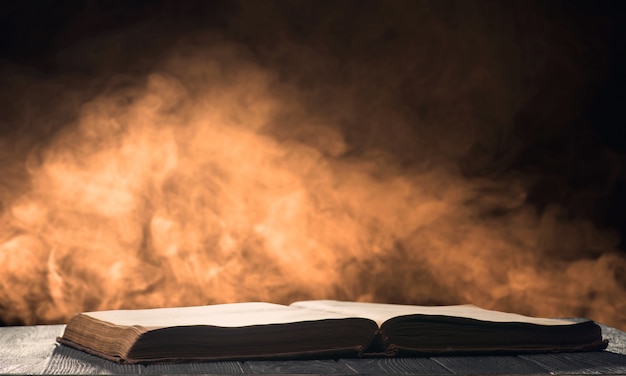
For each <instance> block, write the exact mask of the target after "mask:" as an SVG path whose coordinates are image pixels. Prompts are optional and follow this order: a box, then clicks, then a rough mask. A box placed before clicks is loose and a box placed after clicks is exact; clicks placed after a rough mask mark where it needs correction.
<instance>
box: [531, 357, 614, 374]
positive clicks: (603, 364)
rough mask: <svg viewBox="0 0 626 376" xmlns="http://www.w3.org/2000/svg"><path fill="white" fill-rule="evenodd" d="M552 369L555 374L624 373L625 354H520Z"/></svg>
mask: <svg viewBox="0 0 626 376" xmlns="http://www.w3.org/2000/svg"><path fill="white" fill-rule="evenodd" d="M520 357H521V358H525V359H527V360H530V361H532V362H535V363H537V364H539V365H541V366H542V367H544V368H547V369H549V370H552V372H553V374H556V375H568V374H576V375H597V374H601V375H603V374H608V375H622V374H626V356H624V355H622V354H615V353H612V352H608V351H602V352H593V353H572V354H534V355H524V356H520Z"/></svg>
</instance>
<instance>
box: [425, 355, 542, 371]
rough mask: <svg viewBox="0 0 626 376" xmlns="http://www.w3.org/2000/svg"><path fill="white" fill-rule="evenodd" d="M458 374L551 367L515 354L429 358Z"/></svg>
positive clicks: (534, 369) (533, 369) (538, 369)
mask: <svg viewBox="0 0 626 376" xmlns="http://www.w3.org/2000/svg"><path fill="white" fill-rule="evenodd" d="M431 359H432V360H434V361H435V362H437V363H439V364H441V365H442V366H443V367H445V368H446V369H448V370H450V371H451V372H452V373H454V374H458V375H533V374H550V372H551V371H553V370H551V369H549V368H546V367H543V366H541V365H539V364H537V363H536V362H532V361H530V360H528V359H524V358H520V357H517V356H507V355H502V356H445V357H443V356H442V357H433V358H431Z"/></svg>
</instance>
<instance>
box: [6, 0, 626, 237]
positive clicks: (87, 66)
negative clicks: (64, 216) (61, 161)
mask: <svg viewBox="0 0 626 376" xmlns="http://www.w3.org/2000/svg"><path fill="white" fill-rule="evenodd" d="M434 3H437V7H438V8H439V9H440V11H441V12H444V13H445V12H446V11H449V12H458V11H459V10H458V9H456V8H458V7H457V5H458V4H459V3H458V2H453V1H452V2H450V1H441V2H440V1H437V2H434ZM389 4H394V3H393V2H391V3H389ZM472 4H473V5H472V6H473V7H474V8H484V9H486V10H484V11H485V12H491V13H492V17H494V18H497V17H499V15H500V14H501V13H507V14H508V13H511V12H512V13H515V15H516V16H515V17H516V18H517V20H518V21H519V25H521V26H519V28H518V32H519V35H518V37H519V40H521V41H523V40H524V39H525V38H527V37H528V38H534V39H535V40H537V39H539V40H540V39H541V38H542V33H543V32H544V30H542V28H541V24H535V23H534V20H536V19H539V20H543V21H546V20H547V21H546V22H547V23H554V24H558V25H559V27H560V29H559V30H560V32H561V33H569V34H570V35H568V36H567V37H568V38H571V39H572V40H577V41H580V42H581V45H580V46H577V47H576V48H578V49H579V50H580V51H578V52H577V53H579V56H581V59H582V60H585V59H587V60H586V61H583V62H582V63H580V62H577V63H580V65H579V66H581V67H583V68H584V69H585V71H583V72H582V73H583V74H582V78H581V79H580V81H578V82H576V83H574V84H572V85H569V86H570V87H568V83H567V81H568V77H567V76H564V75H563V74H562V71H561V69H563V70H566V69H567V67H566V66H565V67H564V66H561V65H560V62H558V61H557V62H556V63H554V64H552V65H549V66H548V67H547V68H546V69H545V70H544V71H542V72H541V73H540V75H539V76H538V77H539V78H537V77H535V78H534V79H535V80H536V81H535V84H536V85H538V87H540V88H541V90H539V91H538V94H537V97H536V99H535V100H531V101H529V103H528V104H527V105H526V106H525V107H524V108H523V109H522V110H521V111H520V112H519V113H518V114H516V122H517V123H518V124H517V125H514V127H513V128H512V129H513V132H514V133H515V134H516V135H517V136H518V137H517V140H522V144H521V145H517V146H515V148H514V149H515V150H514V152H512V153H511V152H507V149H508V150H510V149H511V148H512V147H511V145H507V144H506V143H505V144H503V145H501V146H499V147H498V148H499V149H500V151H499V153H500V154H501V155H498V152H496V153H494V154H492V155H491V156H490V157H489V158H487V160H486V161H481V162H479V163H474V162H469V163H465V165H464V164H463V163H464V162H463V161H460V162H459V163H460V165H461V167H462V168H463V170H464V172H465V173H466V174H468V175H469V176H477V175H481V174H493V173H499V172H502V171H511V170H515V171H523V172H526V173H530V174H532V175H533V176H535V177H536V179H535V181H534V183H533V186H532V189H531V191H530V192H529V196H528V198H527V200H528V202H530V203H532V204H534V205H536V206H537V208H539V209H540V210H541V209H542V208H543V207H544V206H545V205H547V204H548V203H558V204H559V205H562V206H563V207H566V208H568V215H570V216H573V217H582V218H587V219H590V220H592V221H593V222H594V223H595V224H596V225H597V226H599V227H600V228H613V229H617V230H618V231H619V232H620V234H621V238H622V241H621V243H620V248H621V249H624V244H626V243H625V242H624V239H625V238H626V236H625V235H626V214H625V213H626V199H625V196H626V180H625V176H626V174H625V172H624V155H625V152H626V141H625V140H626V137H624V135H623V128H624V124H626V118H625V115H624V113H625V112H624V108H626V106H625V105H626V97H625V94H624V87H625V84H626V69H625V68H624V67H625V66H626V53H625V50H626V48H625V44H626V30H625V27H626V18H625V15H626V10H625V9H626V6H625V4H624V2H622V1H619V0H613V1H610V0H609V1H583V0H578V1H537V2H530V1H513V2H498V1H477V2H475V3H472ZM412 5H415V7H414V8H416V11H415V12H416V14H417V13H419V12H418V8H419V7H418V6H417V5H419V4H418V2H415V3H414V4H411V3H408V6H407V5H406V4H404V6H406V7H407V8H408V9H409V10H410V9H412V8H413V6H412ZM385 6H386V5H385V2H373V1H364V2H362V1H341V2H337V3H335V2H332V3H318V2H307V1H284V2H263V3H262V5H261V4H256V5H255V4H250V3H246V2H231V1H206V2H205V1H163V0H161V1H158V0H157V1H149V0H134V1H97V0H92V1H44V0H41V1H6V0H4V1H1V2H0V28H1V29H0V64H2V67H3V69H2V71H1V74H2V79H3V82H5V84H6V82H8V80H10V76H11V75H12V74H14V72H15V69H19V70H20V71H21V72H24V71H26V72H28V74H29V75H31V76H33V77H41V78H44V79H45V78H49V77H55V76H60V75H64V74H67V73H71V74H74V75H76V76H78V77H82V78H84V80H85V82H90V80H91V79H92V77H95V76H99V77H102V76H107V75H112V74H113V73H115V72H124V71H142V70H147V69H149V68H150V60H151V58H152V57H157V56H158V55H159V53H160V51H162V49H163V48H166V47H167V46H169V45H171V44H173V43H175V42H176V40H177V38H179V37H180V36H182V35H185V34H187V33H193V32H195V31H197V30H215V31H218V32H220V33H223V34H225V35H226V36H227V37H228V38H230V39H233V40H236V41H238V42H241V43H244V44H246V45H249V46H250V47H251V49H252V50H256V51H261V50H263V49H264V48H271V47H272V46H273V45H275V44H280V43H281V42H282V41H284V40H291V41H296V42H297V43H299V44H304V45H310V46H312V47H313V48H323V49H324V51H325V53H330V54H334V55H335V56H336V57H337V59H339V61H341V60H342V59H345V60H350V59H355V58H356V59H358V58H360V56H362V55H363V56H364V55H368V54H370V55H371V54H373V55H377V54H378V55H384V54H388V53H390V52H389V51H391V53H397V51H398V49H395V50H393V49H392V50H386V49H385V45H386V41H385V38H387V39H388V40H389V44H393V43H396V42H394V41H395V40H397V39H398V38H400V39H401V38H402V36H401V35H400V36H399V35H398V34H399V33H401V32H402V31H401V30H400V31H398V30H393V28H390V29H389V30H386V31H384V32H383V33H382V35H380V38H382V39H381V40H378V41H377V42H376V43H372V41H371V40H369V39H367V38H364V37H362V35H364V34H367V33H368V31H369V30H371V29H372V26H373V25H372V23H375V22H376V20H377V17H378V18H379V19H380V20H381V22H382V23H387V24H393V20H389V19H385V17H386V16H385V14H384V13H383V12H381V11H380V9H383V8H385ZM461 17H463V16H461ZM390 21H391V22H390ZM416 22H419V20H418V18H417V17H416ZM320 23H322V24H328V25H329V26H328V29H329V30H331V31H333V33H330V32H329V33H325V34H324V33H320V32H316V30H318V31H319V29H320V28H319V27H318V26H317V25H318V24H320ZM134 25H142V28H141V30H142V31H141V32H140V33H139V32H137V31H136V30H134V29H133V30H134V31H132V32H130V33H129V34H130V35H129V39H130V40H132V39H133V38H134V39H135V40H137V43H138V44H139V46H138V47H137V48H136V49H135V50H127V51H126V52H125V53H126V55H125V56H120V57H118V58H116V59H115V58H114V59H110V61H109V62H108V63H107V64H105V65H102V64H93V61H91V60H90V59H89V56H78V57H76V56H73V57H72V58H71V59H67V58H65V59H59V58H58V55H59V53H60V52H62V51H65V50H68V49H69V50H71V49H72V48H73V46H75V45H77V44H81V43H83V44H84V43H85V42H87V44H88V43H89V41H90V40H91V39H94V38H95V39H98V38H100V37H102V36H103V35H104V36H106V35H108V34H112V33H117V32H120V31H121V32H122V33H123V32H124V30H129V29H131V28H132V27H133V26H134ZM564 30H565V31H564ZM139 34H141V37H139V36H138V35H139ZM549 34H550V33H548V32H546V36H545V37H546V43H551V42H550V40H549V38H551V35H549ZM406 42H410V41H403V43H406ZM549 48H550V47H548V49H547V51H549ZM585 49H586V50H585ZM542 53H543V54H544V55H545V52H542ZM141 56H143V57H145V58H144V59H140V58H139V57H141ZM576 56H577V55H576V53H574V54H571V55H570V56H568V57H567V58H568V59H571V58H574V59H576ZM544 57H545V56H544ZM532 58H533V57H532V56H531V57H530V59H532ZM7 67H11V68H10V69H9V68H7ZM16 67H18V68H16ZM579 73H581V72H575V74H577V75H578V74H579ZM581 83H582V85H581ZM13 85H17V84H13ZM9 86H10V85H9ZM5 88H6V86H5ZM92 90H93V92H94V93H95V92H97V90H98V88H92ZM7 91H8V93H7ZM560 91H570V92H571V91H574V92H576V99H575V100H572V96H568V95H567V94H565V95H563V93H561V92H560ZM3 93H4V94H3V101H4V106H3V107H4V110H3V112H4V113H3V114H2V117H3V120H4V121H2V123H1V125H0V126H1V128H0V132H1V134H0V135H1V136H2V137H3V138H8V139H20V138H24V139H32V138H33V137H35V138H38V139H41V138H45V137H49V136H50V135H52V134H54V133H55V132H56V131H57V130H58V129H59V128H60V127H61V126H60V125H56V126H55V125H48V126H47V127H45V128H44V127H37V126H36V125H32V124H31V125H28V124H24V122H19V121H17V122H16V121H15V117H16V116H18V117H19V115H16V113H17V112H18V111H20V110H19V109H17V108H18V107H17V106H12V100H14V98H13V95H14V94H12V93H11V91H9V90H4V91H3ZM555 113H560V114H561V115H560V116H556V115H555ZM564 113H570V115H568V116H564V115H563V114H564ZM16 124H19V125H16ZM16 128H19V129H16ZM27 144H28V143H27ZM24 147H25V148H26V147H28V146H24ZM507 153H508V154H507ZM18 154H19V153H18ZM470 160H471V159H470ZM503 161H505V162H503Z"/></svg>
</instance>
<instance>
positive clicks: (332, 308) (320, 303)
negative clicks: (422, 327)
mask: <svg viewBox="0 0 626 376" xmlns="http://www.w3.org/2000/svg"><path fill="white" fill-rule="evenodd" d="M291 306H292V307H299V308H307V309H314V310H320V311H326V312H336V313H342V314H346V315H351V316H353V317H365V318H369V319H372V320H374V321H376V323H378V326H381V325H382V324H383V323H384V322H385V321H387V320H389V319H391V318H393V317H397V316H404V315H415V314H418V315H440V316H450V317H464V318H470V319H476V320H482V321H492V322H523V323H531V324H539V325H572V324H574V322H572V321H569V320H559V319H547V318H536V317H528V316H523V315H519V314H515V313H507V312H500V311H493V310H488V309H483V308H479V307H476V306H474V305H471V304H463V305H450V306H416V305H400V304H384V303H364V302H342V301H336V300H309V301H301V302H295V303H292V304H291Z"/></svg>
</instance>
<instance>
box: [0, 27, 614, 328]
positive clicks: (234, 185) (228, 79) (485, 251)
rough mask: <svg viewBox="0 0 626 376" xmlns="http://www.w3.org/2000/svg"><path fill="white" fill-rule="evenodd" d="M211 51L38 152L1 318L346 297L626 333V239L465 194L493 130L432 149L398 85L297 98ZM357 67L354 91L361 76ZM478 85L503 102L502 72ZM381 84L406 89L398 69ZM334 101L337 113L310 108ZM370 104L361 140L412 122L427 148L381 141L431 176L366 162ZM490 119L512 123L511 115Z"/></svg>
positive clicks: (117, 93)
mask: <svg viewBox="0 0 626 376" xmlns="http://www.w3.org/2000/svg"><path fill="white" fill-rule="evenodd" d="M208 40H209V42H211V43H213V42H215V40H214V39H210V38H209V39H208ZM211 43H208V44H211ZM213 45H214V47H213V48H207V49H206V50H203V52H194V53H190V52H189V51H190V50H188V49H185V48H180V49H177V50H175V51H174V52H173V53H170V55H169V57H168V58H166V59H165V60H164V61H159V62H157V63H155V64H156V67H155V68H154V69H153V70H152V72H151V73H150V74H147V75H146V76H145V77H141V78H140V79H138V80H137V82H135V83H134V84H133V85H126V86H124V87H120V88H113V89H110V90H106V91H104V93H101V94H99V95H98V96H96V97H94V98H92V99H91V100H88V101H86V103H84V104H82V105H81V106H80V110H79V111H78V114H75V116H74V117H73V118H74V120H72V121H71V122H70V123H69V124H67V125H66V126H64V127H63V128H62V130H61V131H59V132H58V133H56V134H55V135H54V137H53V138H52V140H50V141H48V142H47V143H45V144H42V145H41V146H40V147H39V148H38V149H36V150H34V151H32V152H31V154H30V156H29V158H27V163H26V166H27V167H26V171H27V176H26V177H25V178H23V179H22V180H23V182H18V183H15V186H16V187H18V188H15V189H10V190H9V191H8V192H3V194H2V204H3V207H2V212H1V217H0V226H1V229H2V230H1V232H0V302H1V304H0V317H1V318H2V320H3V321H4V322H6V323H25V324H34V323H52V322H64V321H66V320H67V319H68V318H69V317H70V316H72V315H73V314H74V313H76V312H79V311H85V310H100V309H117V308H145V307H166V306H182V305H199V304H208V303H222V302H235V301H258V300H262V301H272V302H282V303H289V302H291V301H294V300H297V299H317V298H319V299H321V298H331V299H332V298H334V299H348V300H369V301H387V302H398V303H415V304H431V303H435V304H452V303H463V302H471V303H474V304H477V305H480V306H483V307H486V308H494V309H501V310H511V311H517V312H520V313H524V314H530V315H540V316H575V317H580V316H585V317H590V318H593V319H596V320H598V321H600V322H603V323H607V324H611V325H615V326H621V327H625V326H626V315H625V314H624V312H626V307H625V306H624V304H625V303H624V302H623V299H621V298H622V297H623V296H624V293H625V291H624V290H625V286H624V283H623V281H622V280H621V279H620V278H621V277H620V275H621V273H622V272H623V271H624V270H625V268H626V261H625V260H624V257H622V256H621V255H620V254H619V253H618V251H617V249H616V248H615V247H616V244H617V243H618V240H619V239H617V237H616V236H615V235H613V234H612V233H610V232H604V231H601V230H598V229H596V228H595V227H594V226H593V225H592V224H591V223H590V222H588V221H585V220H582V219H571V218H566V217H565V216H563V215H561V212H560V209H559V207H558V206H557V205H554V206H551V207H549V208H548V209H546V210H544V211H542V212H538V211H537V209H535V207H533V206H531V205H529V204H528V203H527V201H526V198H527V197H526V196H527V192H528V184H529V183H528V181H527V180H526V179H525V178H524V177H523V176H521V175H519V176H516V175H514V174H510V175H505V176H500V177H498V178H497V179H496V178H493V179H489V178H481V179H479V178H470V179H468V178H466V177H464V175H463V174H462V173H461V171H460V170H459V168H458V167H457V165H456V164H455V163H452V160H453V159H454V158H452V157H455V158H456V157H457V156H460V155H464V153H466V152H467V151H468V150H469V149H470V147H471V146H472V145H473V141H474V140H475V139H477V138H478V139H480V138H483V137H484V138H488V137H492V136H493V135H489V134H482V133H481V132H480V131H479V130H477V129H474V128H473V127H472V126H473V125H472V124H471V123H470V121H469V120H468V125H467V127H466V126H465V124H460V125H458V124H457V125H454V126H452V125H450V127H448V128H445V127H444V128H445V129H442V130H440V131H437V132H436V133H434V136H433V134H420V133H419V132H413V133H411V132H412V131H410V130H409V129H410V127H409V126H408V125H407V123H409V121H407V119H406V117H407V116H408V115H406V114H405V113H403V112H402V111H404V110H399V109H398V107H397V105H395V104H392V103H393V102H394V100H395V99H396V98H395V97H393V96H387V95H386V94H385V93H384V90H385V87H383V88H382V89H381V92H380V93H376V94H371V96H369V97H368V95H370V94H368V93H365V94H364V93H363V92H359V90H358V87H357V88H343V87H330V88H322V89H319V88H317V87H316V86H315V82H312V83H308V84H307V83H299V84H298V85H296V84H295V80H293V79H292V78H287V79H285V78H284V77H279V76H278V74H277V73H276V72H275V71H273V70H271V69H268V68H267V66H266V65H265V64H263V63H261V62H258V61H255V59H253V58H252V57H251V54H250V53H249V51H247V50H246V49H245V48H243V47H242V46H239V45H236V44H234V43H226V42H224V41H220V42H219V43H213ZM289 48H297V47H293V46H290V47H289ZM300 52H301V54H300V56H301V57H302V60H307V56H309V55H308V54H311V52H310V51H307V50H306V49H302V50H301V51H300ZM329 59H330V58H329ZM259 60H262V59H259ZM311 60H315V62H311V64H330V63H333V61H332V59H330V60H331V61H330V62H328V61H322V60H323V57H316V59H311ZM320 61H321V62H320ZM376 64H378V62H376ZM359 66H360V65H359ZM351 67H352V66H351ZM352 68H354V69H352V70H350V72H352V73H351V74H352V75H354V77H355V80H357V81H358V80H360V79H361V78H362V77H364V76H365V73H362V72H360V71H359V68H358V66H356V65H355V66H353V67H352ZM405 68H406V69H405V71H404V72H403V73H406V74H408V75H409V76H411V77H413V75H415V74H416V73H415V69H414V68H412V67H408V68H407V67H405ZM363 72H369V71H367V70H365V69H364V70H363ZM475 74H476V75H478V76H480V79H481V80H486V81H487V84H486V85H487V87H490V82H491V81H489V80H490V78H489V77H490V76H489V74H492V72H484V71H482V70H478V71H477V72H475ZM367 78H368V79H370V80H372V81H373V82H374V83H375V84H377V83H378V82H383V83H385V82H386V83H390V82H391V84H394V83H393V80H391V79H389V77H387V76H385V75H384V74H382V73H381V76H380V77H377V76H372V77H369V76H368V77H367ZM391 84H390V85H391ZM507 84H509V83H508V82H507ZM428 85H430V84H429V83H428V82H426V83H423V86H426V87H428ZM433 85H434V84H433ZM318 90H319V91H318ZM411 90H412V89H411ZM472 90H473V89H472V88H471V87H467V88H465V87H460V88H458V91H457V92H455V95H457V96H458V97H455V96H453V97H452V99H450V101H451V102H449V103H452V104H458V105H459V107H458V108H459V111H460V112H461V115H460V116H457V117H454V118H445V117H443V118H441V119H443V120H441V121H442V123H443V124H444V125H446V124H447V123H450V124H452V123H456V122H458V121H459V119H461V120H463V119H465V118H467V119H470V118H471V116H474V115H473V114H472V113H471V108H470V107H471V106H470V105H469V104H463V103H466V102H465V99H466V96H470V95H471V94H472V93H473V91H472ZM326 95H327V96H329V97H330V98H332V99H333V103H334V104H333V106H334V107H331V108H329V110H328V111H327V112H324V111H320V112H312V111H310V107H311V106H313V107H314V105H315V103H316V101H320V97H324V96H326ZM407 95H408V96H409V97H411V98H412V100H419V98H420V97H419V96H420V95H422V93H421V92H419V91H414V92H409V93H408V94H407ZM433 95H434V96H435V98H436V97H437V95H438V93H437V92H434V93H433ZM442 96H443V94H442ZM522 97H523V96H522ZM494 100H496V101H501V102H503V103H504V106H503V107H504V108H507V106H511V107H514V105H515V104H516V103H517V102H519V101H520V99H519V98H518V97H512V98H504V99H503V98H495V99H494ZM321 102H323V101H321ZM361 102H367V103H368V106H358V105H356V104H355V103H361ZM364 109H365V111H366V112H365V113H361V114H360V116H361V117H359V119H362V120H363V121H364V124H363V127H362V128H358V127H356V128H354V129H357V131H359V130H361V129H363V130H366V129H368V128H367V127H368V124H365V122H366V121H367V120H368V118H369V120H370V121H372V122H374V121H379V122H389V123H393V124H394V125H393V127H398V128H399V129H402V127H403V126H404V127H405V128H406V129H404V130H403V132H401V133H400V134H401V135H404V136H406V137H407V138H411V139H414V140H417V141H407V140H405V139H403V136H400V137H397V133H396V136H394V134H392V133H391V132H390V133H389V134H387V133H386V132H385V130H386V128H385V126H377V127H376V128H375V130H374V131H371V130H370V131H371V133H370V134H369V135H368V137H371V138H372V139H376V138H377V137H380V138H384V137H390V138H391V140H390V141H391V142H397V143H398V145H400V146H399V147H400V148H403V150H405V149H406V150H409V149H410V150H413V149H415V150H413V151H412V156H413V157H415V156H418V157H420V158H417V157H415V159H418V160H419V162H415V161H414V160H411V162H412V163H406V160H405V159H403V154H402V153H398V154H394V153H392V152H390V151H389V150H388V149H385V148H384V147H376V142H374V141H372V142H371V143H370V144H368V143H367V142H365V143H363V145H365V146H363V149H364V150H356V151H355V147H354V143H353V142H352V141H351V139H350V138H351V137H355V136H354V135H352V134H350V132H347V131H345V129H346V127H345V124H344V123H345V122H346V121H349V120H346V119H349V118H350V117H351V114H352V113H355V112H357V111H358V110H364ZM515 110H516V108H514V109H513V110H511V112H514V111H515ZM340 111H345V114H339V115H338V114H337V112H340ZM367 111H371V112H367ZM441 111H443V112H446V111H445V110H441ZM492 116H493V117H494V118H493V119H489V121H494V122H498V121H503V122H504V121H507V119H508V118H507V116H509V111H504V113H501V114H500V113H494V114H493V115H492ZM419 121H421V122H423V123H425V124H431V123H437V121H438V120H437V119H436V118H435V119H433V118H429V117H428V116H424V117H423V118H420V119H419ZM403 124H404V125H403ZM383 125H384V124H383ZM424 129H425V128H424ZM393 137H397V139H393ZM493 137H495V136H493ZM371 145H374V146H371ZM433 145H434V146H433ZM432 150H439V152H438V153H431V152H432ZM422 156H426V157H423V158H421V157H422ZM450 156H452V157H450ZM561 254H574V255H576V257H575V258H573V259H563V258H562V257H560V256H559V257H556V256H555V255H561ZM580 255H582V256H580Z"/></svg>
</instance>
